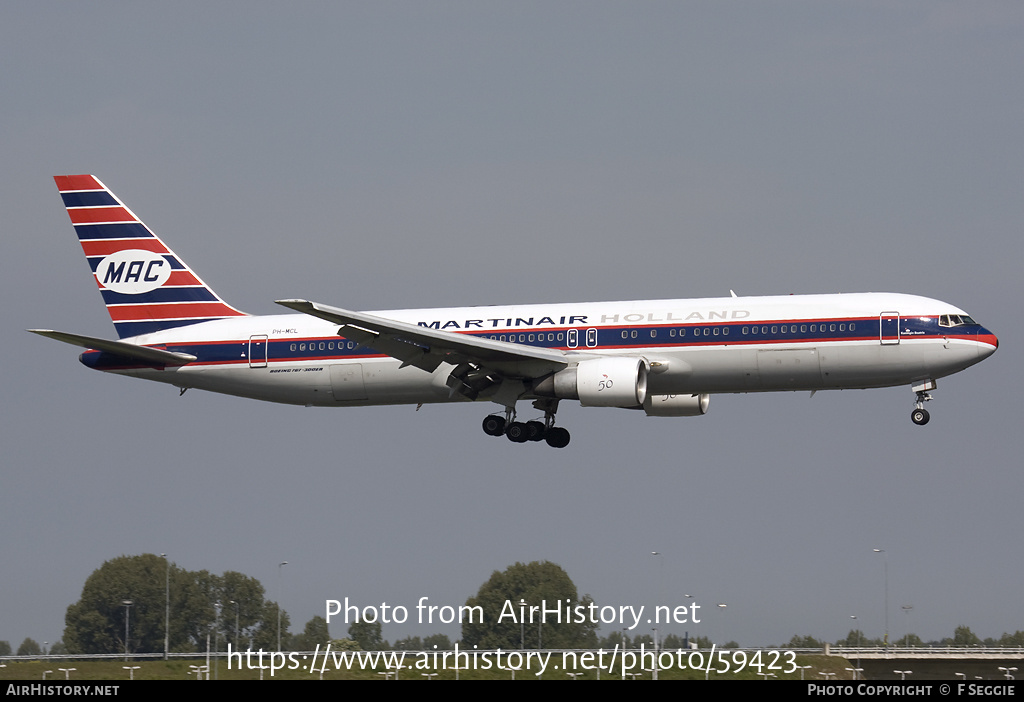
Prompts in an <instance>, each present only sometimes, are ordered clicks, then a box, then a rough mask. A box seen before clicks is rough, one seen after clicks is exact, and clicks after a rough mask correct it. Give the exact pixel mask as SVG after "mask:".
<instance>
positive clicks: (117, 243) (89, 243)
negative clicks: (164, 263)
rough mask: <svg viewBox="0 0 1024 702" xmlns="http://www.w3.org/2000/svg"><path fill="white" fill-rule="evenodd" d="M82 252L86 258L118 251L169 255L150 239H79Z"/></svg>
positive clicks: (162, 247)
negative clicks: (130, 250) (138, 251)
mask: <svg viewBox="0 0 1024 702" xmlns="http://www.w3.org/2000/svg"><path fill="white" fill-rule="evenodd" d="M80 241H81V242H82V250H83V251H85V255H86V256H109V255H110V254H112V253H117V252H118V251H126V250H128V249H140V250H142V251H152V252H154V253H160V254H169V253H170V251H168V250H167V247H166V246H164V244H163V242H161V241H159V240H158V239H154V238H152V237H146V238H145V239H81V240H80Z"/></svg>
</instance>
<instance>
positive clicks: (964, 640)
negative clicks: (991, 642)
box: [953, 626, 981, 646]
mask: <svg viewBox="0 0 1024 702" xmlns="http://www.w3.org/2000/svg"><path fill="white" fill-rule="evenodd" d="M980 643H981V639H979V638H978V637H977V635H976V634H975V633H974V632H973V631H971V628H970V627H968V626H958V627H957V628H956V631H955V632H954V633H953V645H954V646H976V645H978V644H980Z"/></svg>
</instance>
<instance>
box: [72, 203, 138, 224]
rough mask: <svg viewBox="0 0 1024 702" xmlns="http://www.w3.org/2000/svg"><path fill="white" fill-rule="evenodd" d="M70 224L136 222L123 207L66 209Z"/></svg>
mask: <svg viewBox="0 0 1024 702" xmlns="http://www.w3.org/2000/svg"><path fill="white" fill-rule="evenodd" d="M68 214H69V215H71V223H72V224H95V223H96V222H137V221H139V220H137V219H135V218H134V217H132V215H131V213H130V212H128V211H127V210H125V209H124V208H123V207H89V208H86V209H71V208H68Z"/></svg>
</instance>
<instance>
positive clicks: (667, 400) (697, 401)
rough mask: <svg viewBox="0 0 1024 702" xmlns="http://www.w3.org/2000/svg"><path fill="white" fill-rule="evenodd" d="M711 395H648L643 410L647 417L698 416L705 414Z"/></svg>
mask: <svg viewBox="0 0 1024 702" xmlns="http://www.w3.org/2000/svg"><path fill="white" fill-rule="evenodd" d="M710 402H711V396H710V395H707V394H704V395H648V396H647V399H646V400H644V412H646V413H647V416H648V417H699V416H700V415H702V414H707V411H708V404H709V403H710Z"/></svg>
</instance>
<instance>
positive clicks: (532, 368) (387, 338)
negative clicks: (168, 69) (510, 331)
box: [277, 300, 571, 378]
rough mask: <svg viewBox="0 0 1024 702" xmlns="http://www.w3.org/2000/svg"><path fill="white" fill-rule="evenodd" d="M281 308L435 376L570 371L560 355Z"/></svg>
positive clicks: (326, 309) (318, 310) (361, 317)
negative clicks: (467, 370) (457, 371)
mask: <svg viewBox="0 0 1024 702" xmlns="http://www.w3.org/2000/svg"><path fill="white" fill-rule="evenodd" d="M277 304H279V305H283V306H285V307H288V308H290V309H293V310H296V311H298V312H302V313H304V314H308V315H312V316H314V317H319V318H320V319H325V320H327V321H329V322H334V323H335V324H338V325H341V328H340V329H339V330H338V335H339V336H344V337H345V338H346V339H351V340H353V341H356V342H358V343H359V344H360V345H362V346H365V347H368V348H372V349H374V350H376V351H379V352H380V353H384V354H387V355H388V356H391V357H392V358H397V359H398V360H400V361H401V362H402V366H403V367H405V366H416V367H417V368H421V369H423V370H425V371H427V372H433V371H434V370H436V369H437V367H438V366H439V365H441V363H451V364H453V365H456V366H458V365H462V364H472V365H475V366H480V367H481V368H485V369H487V370H490V371H494V372H495V373H498V374H500V375H501V376H503V377H506V378H541V377H544V376H546V375H550V374H551V373H554V372H556V371H559V370H562V369H563V368H565V367H566V366H568V365H569V364H570V363H571V361H570V360H569V359H568V358H567V355H566V354H565V353H563V352H561V351H556V350H553V349H544V348H537V347H535V346H522V345H519V344H511V343H508V342H505V341H495V340H493V339H482V338H479V337H473V336H469V335H466V334H455V333H453V332H445V331H440V330H436V329H430V328H428V327H421V326H417V325H415V324H408V323H406V322H399V321H396V320H393V319H384V318H383V317H377V316H374V315H371V314H364V313H362V312H352V311H351V310H343V309H340V308H338V307H330V306H328V305H321V304H320V303H317V302H309V301H308V300H277Z"/></svg>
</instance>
